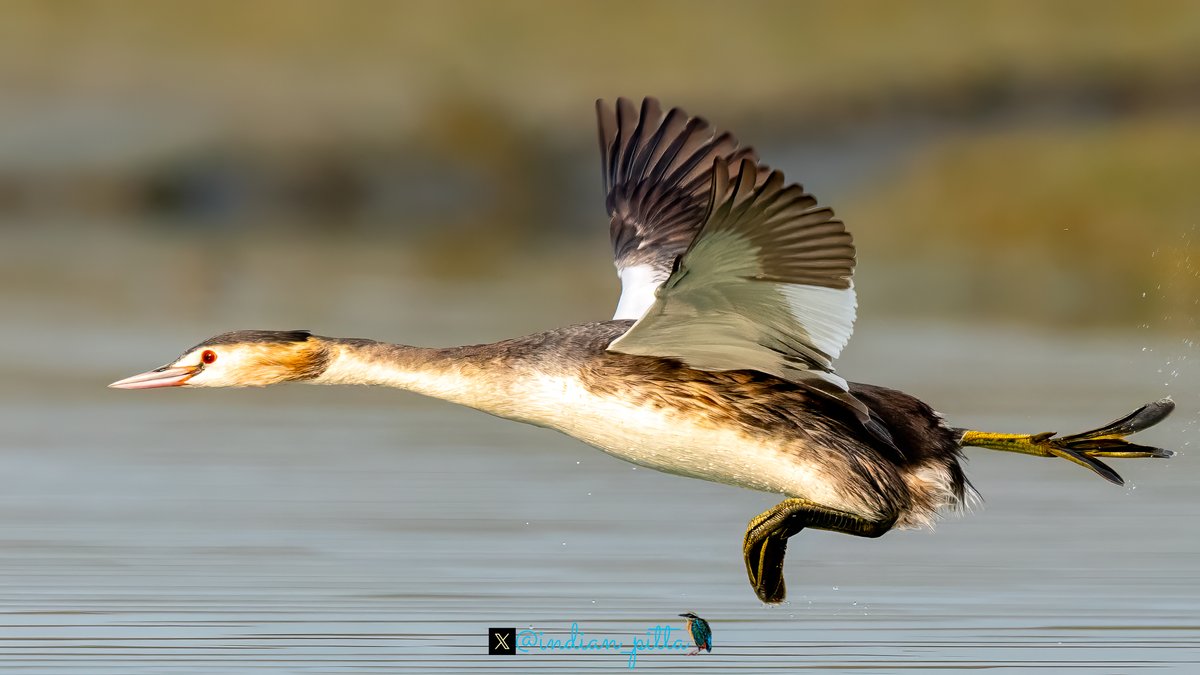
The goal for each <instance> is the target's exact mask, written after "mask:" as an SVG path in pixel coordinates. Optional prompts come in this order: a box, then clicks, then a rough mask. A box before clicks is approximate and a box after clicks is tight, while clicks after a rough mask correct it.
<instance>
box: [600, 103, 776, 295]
mask: <svg viewBox="0 0 1200 675" xmlns="http://www.w3.org/2000/svg"><path fill="white" fill-rule="evenodd" d="M596 116H597V123H598V129H599V141H600V154H601V165H602V171H603V174H604V190H605V206H606V208H607V210H608V212H609V215H610V216H611V218H612V221H611V224H610V234H611V238H612V244H613V252H614V255H615V257H616V262H617V266H618V267H619V268H626V267H630V266H633V265H646V264H648V265H651V266H652V267H654V268H656V269H658V270H659V271H661V272H663V273H664V274H665V273H667V272H669V270H670V267H671V265H672V264H673V263H674V260H675V258H676V257H678V256H679V255H681V254H682V253H683V252H684V251H685V250H686V249H687V247H688V246H689V245H690V244H691V242H692V240H693V239H695V236H696V232H697V231H698V230H699V229H700V226H701V225H702V224H703V222H704V219H705V215H706V213H707V211H706V209H707V206H708V203H709V197H710V192H711V188H712V169H713V165H714V163H715V162H717V161H719V160H721V159H725V158H730V159H737V160H738V161H748V162H750V163H751V164H754V163H756V162H757V157H756V155H755V154H754V151H753V150H752V149H750V148H744V147H741V146H740V145H739V143H738V141H737V139H735V138H734V137H733V136H732V135H731V134H729V133H728V132H718V131H717V130H716V129H714V128H713V127H712V126H711V125H710V124H709V123H708V122H707V121H705V120H704V119H703V118H701V117H691V116H689V115H687V113H685V112H684V111H683V110H681V109H679V108H671V109H670V110H667V111H666V112H664V111H663V107H662V104H661V103H659V101H658V99H656V98H653V97H646V98H644V99H642V102H641V105H640V106H638V107H635V104H634V102H633V101H631V100H630V99H627V98H624V97H621V98H618V99H616V101H615V102H614V103H613V104H612V105H611V106H610V105H609V104H607V103H605V101H604V100H602V99H601V100H597V101H596ZM764 170H765V169H764Z"/></svg>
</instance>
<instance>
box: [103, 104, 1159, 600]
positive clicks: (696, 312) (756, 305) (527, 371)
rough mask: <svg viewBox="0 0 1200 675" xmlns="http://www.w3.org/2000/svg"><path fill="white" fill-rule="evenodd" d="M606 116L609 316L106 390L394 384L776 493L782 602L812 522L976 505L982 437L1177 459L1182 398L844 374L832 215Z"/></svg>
mask: <svg viewBox="0 0 1200 675" xmlns="http://www.w3.org/2000/svg"><path fill="white" fill-rule="evenodd" d="M596 110H597V114H598V118H599V128H600V154H601V162H602V164H601V167H602V174H603V177H604V191H605V206H606V207H607V210H608V214H609V216H610V223H609V229H610V232H611V235H612V246H613V253H614V256H615V263H616V269H617V275H618V277H619V278H620V282H621V296H620V300H619V302H618V303H617V309H616V313H615V315H614V316H613V318H612V319H611V320H609V321H599V322H595V323H587V324H581V325H574V326H567V327H565V328H559V329H556V330H550V331H546V332H543V333H536V334H533V335H528V336H525V337H519V338H514V339H511V340H504V341H501V342H496V343H491V344H482V345H472V346H464V347H448V348H424V347H412V346H407V345H400V344H389V343H384V342H377V341H375V340H367V339H359V338H334V337H321V336H318V335H313V334H311V333H309V332H307V331H268V330H241V331H233V332H229V333H223V334H221V335H217V336H216V337H213V338H210V339H208V340H205V341H204V342H201V343H200V344H198V345H196V346H195V347H192V348H191V349H188V350H187V351H185V352H184V353H183V355H182V356H180V357H179V358H177V359H175V360H173V361H171V362H170V363H168V364H167V365H164V366H162V367H160V368H156V369H154V370H151V371H149V372H146V373H142V374H140V375H134V376H133V377H128V378H125V379H123V380H120V381H118V382H114V383H112V384H111V385H109V386H111V387H116V388H121V389H150V388H159V387H245V386H264V385H270V384H278V383H282V382H308V383H313V384H366V385H381V386H388V387H397V388H401V389H407V390H411V391H414V392H418V393H421V394H425V395H427V396H433V397H437V398H441V399H445V400H448V401H452V402H454V403H459V404H462V405H466V406H470V407H472V408H477V409H479V410H483V411H485V412H488V413H491V414H493V415H497V416H500V417H505V418H508V419H512V420H516V421H519V422H525V423H527V424H533V425H537V426H541V427H547V428H550V429H555V430H557V431H560V432H563V433H565V434H567V435H570V436H573V437H575V438H578V439H580V440H582V441H583V442H585V443H588V444H590V445H592V446H595V447H596V448H599V449H600V450H603V451H604V452H607V453H609V454H611V455H614V456H616V457H619V458H621V459H624V460H626V461H628V462H632V463H633V464H636V465H639V466H644V467H649V468H652V469H657V470H659V471H665V472H667V473H671V474H677V475H681V476H688V477H691V478H700V479H704V480H709V481H715V482H718V483H726V484H729V485H736V486H740V487H744V488H749V489H752V490H761V491H764V492H770V493H775V494H779V495H782V496H783V498H784V499H783V501H781V502H780V503H779V504H778V505H776V506H774V507H772V508H770V509H768V510H767V511H765V512H764V513H762V514H759V515H758V516H756V517H755V518H753V519H752V520H751V521H750V523H749V526H748V527H747V529H746V532H745V536H744V539H743V554H744V557H745V563H746V571H747V574H748V576H749V579H750V584H751V586H752V587H753V589H754V592H755V593H756V594H757V596H758V597H759V598H760V599H761V600H762V601H764V602H768V603H777V602H781V601H782V600H783V599H784V597H785V593H786V591H785V586H784V581H783V561H784V553H785V550H786V547H787V541H788V539H789V538H790V537H792V536H793V535H795V534H797V533H798V532H800V531H801V530H803V529H804V528H816V529H823V530H832V531H834V532H842V533H845V534H851V535H856V536H860V537H878V536H880V535H882V534H883V533H885V532H887V531H889V530H891V529H892V528H895V527H919V526H928V525H931V524H932V522H933V520H934V517H935V515H936V513H937V512H938V511H939V510H942V509H948V508H955V507H959V506H961V505H963V504H964V502H965V501H966V500H967V498H968V496H969V495H970V494H971V493H972V492H973V491H972V488H971V486H970V483H969V482H968V481H967V479H966V477H965V476H964V474H963V470H962V467H961V465H960V459H961V456H962V455H961V451H962V448H963V447H964V446H975V447H982V448H990V449H993V450H1002V451H1008V452H1016V453H1022V454H1026V455H1031V456H1035V457H1057V458H1061V459H1065V460H1067V461H1070V462H1074V463H1076V464H1078V465H1080V466H1083V467H1086V468H1088V469H1090V470H1092V471H1094V472H1096V473H1097V474H1099V475H1100V476H1102V477H1104V478H1105V479H1107V480H1109V481H1111V482H1114V483H1117V484H1121V483H1122V479H1121V477H1120V476H1119V475H1117V473H1116V472H1115V471H1113V470H1112V469H1111V468H1110V467H1109V466H1108V465H1106V464H1105V463H1103V462H1102V461H1100V458H1138V457H1170V456H1171V454H1172V453H1171V452H1170V451H1167V450H1162V449H1159V448H1152V447H1147V446H1142V445H1136V444H1133V443H1130V442H1128V441H1126V440H1124V437H1125V436H1128V435H1129V434H1132V433H1134V432H1137V431H1141V430H1143V429H1145V428H1147V427H1150V426H1152V425H1154V424H1156V423H1158V422H1160V421H1161V420H1162V419H1164V418H1165V417H1166V416H1167V415H1168V414H1170V412H1171V410H1172V409H1173V408H1174V404H1173V403H1172V402H1171V400H1170V399H1163V400H1160V401H1156V402H1153V403H1149V404H1147V405H1144V406H1142V407H1141V408H1139V409H1138V410H1136V411H1134V412H1133V413H1130V414H1129V415H1126V416H1125V417H1122V418H1120V419H1118V420H1116V421H1114V422H1112V423H1110V424H1107V425H1105V426H1103V427H1100V428H1098V429H1095V430H1092V431H1087V432H1083V433H1079V434H1074V435H1068V436H1056V435H1055V434H1054V433H1039V434H1006V433H988V432H981V431H976V430H971V429H966V428H960V427H955V426H951V425H950V424H948V423H947V422H946V421H945V419H944V418H943V417H942V415H940V414H939V413H937V412H935V411H934V410H933V409H932V408H931V407H930V406H928V405H927V404H925V403H924V402H922V401H920V400H918V399H917V398H915V397H913V396H910V395H909V394H906V393H903V392H900V391H896V390H894V389H888V388H885V387H881V386H876V385H870V384H859V383H854V382H847V381H846V380H844V379H842V377H840V376H839V375H837V374H836V373H835V372H834V368H833V362H834V360H835V359H836V358H837V357H838V354H839V353H840V352H841V350H842V348H843V347H845V345H846V343H847V341H848V340H849V339H850V334H851V331H852V329H853V326H854V319H855V311H856V307H857V301H856V299H855V292H854V280H853V276H854V262H855V248H854V244H853V241H852V240H851V237H850V233H849V232H847V231H846V228H845V226H844V225H843V223H842V221H840V220H838V219H837V218H835V217H834V214H833V211H831V210H830V209H828V208H825V207H822V206H819V205H818V204H817V200H816V199H815V198H814V197H813V196H812V195H810V194H808V193H807V192H805V190H804V188H802V187H801V186H800V185H797V184H795V183H789V182H788V181H787V180H786V179H785V178H784V176H783V174H782V173H781V172H780V171H778V170H773V169H770V168H769V167H767V166H766V165H764V164H763V163H761V162H760V161H759V159H758V156H757V154H756V153H755V152H754V150H752V149H750V148H749V147H746V146H743V145H741V144H740V143H739V142H738V141H737V140H735V139H734V137H733V136H732V135H730V134H729V133H727V132H720V131H717V130H716V129H714V128H713V127H712V126H711V125H710V124H709V123H708V122H706V121H705V120H704V119H702V118H699V117H691V116H689V115H687V114H686V113H684V112H683V111H682V110H680V109H678V108H673V109H671V110H668V111H666V112H664V111H663V108H662V106H661V105H660V104H659V102H658V101H657V100H655V99H653V98H647V99H645V100H644V101H642V103H641V106H640V110H639V108H638V107H637V106H635V104H634V103H632V102H631V101H629V100H627V99H618V100H617V101H616V104H615V105H608V104H606V103H605V102H603V101H597V104H596Z"/></svg>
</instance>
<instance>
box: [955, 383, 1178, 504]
mask: <svg viewBox="0 0 1200 675" xmlns="http://www.w3.org/2000/svg"><path fill="white" fill-rule="evenodd" d="M1174 409H1175V402H1174V401H1172V400H1171V399H1169V398H1164V399H1161V400H1158V401H1155V402H1153V403H1147V404H1146V405H1144V406H1142V407H1140V408H1138V409H1137V410H1135V411H1133V412H1131V413H1129V414H1128V415H1126V416H1124V417H1122V418H1121V419H1118V420H1114V421H1113V422H1110V423H1108V424H1106V425H1104V426H1102V427H1100V428H1099V429H1093V430H1091V431H1084V432H1082V433H1078V434H1072V435H1070V436H1057V437H1056V436H1055V434H1056V432H1053V431H1051V432H1047V433H1041V434H1031V435H1020V434H992V433H985V432H982V431H972V430H970V429H958V430H957V431H959V432H961V433H962V436H961V438H960V440H959V444H960V445H964V446H966V445H971V446H975V447H979V448H989V449H991V450H1003V451H1005V452H1019V453H1021V454H1025V455H1034V456H1037V457H1061V458H1063V459H1065V460H1067V461H1070V462H1074V463H1076V464H1078V465H1080V466H1083V467H1087V468H1089V469H1091V470H1092V471H1095V472H1096V473H1098V474H1100V476H1101V477H1103V478H1104V479H1105V480H1107V481H1109V482H1112V483H1116V484H1117V485H1124V484H1125V479H1123V478H1121V476H1120V475H1119V474H1118V473H1117V472H1116V471H1113V470H1112V468H1111V467H1110V466H1108V465H1107V464H1105V463H1104V462H1101V461H1100V460H1099V459H1097V458H1098V457H1114V458H1120V459H1132V458H1139V457H1156V458H1160V459H1163V458H1167V457H1171V456H1173V455H1174V454H1175V453H1174V452H1171V451H1170V450H1163V449H1162V448H1152V447H1150V446H1147V445H1137V444H1136V443H1130V442H1129V441H1127V440H1125V437H1126V436H1129V435H1130V434H1135V433H1137V432H1139V431H1141V430H1143V429H1149V428H1150V427H1152V426H1154V425H1155V424H1158V423H1159V422H1161V421H1163V420H1164V419H1166V418H1167V415H1170V414H1171V411H1172V410H1174Z"/></svg>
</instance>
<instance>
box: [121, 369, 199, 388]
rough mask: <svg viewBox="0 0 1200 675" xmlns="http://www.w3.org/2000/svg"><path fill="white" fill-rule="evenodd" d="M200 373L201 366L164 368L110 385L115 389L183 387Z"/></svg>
mask: <svg viewBox="0 0 1200 675" xmlns="http://www.w3.org/2000/svg"><path fill="white" fill-rule="evenodd" d="M198 372H200V366H181V367H178V368H171V367H168V366H163V367H162V368H156V369H154V370H151V371H149V372H146V373H141V374H140V375H134V376H133V377H127V378H125V379H123V380H117V381H116V382H113V383H112V384H110V385H108V386H109V387H111V388H113V389H156V388H158V387H182V386H183V385H184V384H185V383H186V382H187V381H188V379H189V378H191V377H192V376H193V375H195V374H196V373H198Z"/></svg>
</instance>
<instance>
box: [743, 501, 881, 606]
mask: <svg viewBox="0 0 1200 675" xmlns="http://www.w3.org/2000/svg"><path fill="white" fill-rule="evenodd" d="M895 522H896V516H895V515H892V516H889V517H885V518H881V519H879V520H870V519H868V518H864V517H862V516H858V515H855V514H853V513H848V512H846V511H840V510H838V509H832V508H829V507H827V506H822V505H820V504H817V503H815V502H811V501H808V500H807V499H794V498H792V499H785V500H783V501H782V502H780V503H778V504H776V505H775V506H773V507H771V508H769V509H767V510H766V511H763V512H762V513H760V514H758V515H757V516H755V517H754V519H753V520H751V521H750V524H749V525H748V526H747V527H746V537H745V539H744V540H743V544H742V552H743V554H744V555H745V556H746V573H747V574H748V575H749V576H750V585H751V586H753V587H754V592H755V594H757V595H758V598H759V599H760V600H762V601H763V602H769V603H777V602H783V598H784V596H785V595H786V594H787V591H786V589H785V587H784V583H783V557H784V554H785V553H786V552H787V540H788V538H789V537H791V536H792V535H795V534H797V533H798V532H800V530H803V529H804V528H806V527H811V528H815V529H818V530H830V531H833V532H841V533H842V534H853V535H855V536H858V537H878V536H880V535H882V534H883V533H884V532H887V531H888V530H890V529H891V528H892V525H894V524H895Z"/></svg>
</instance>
